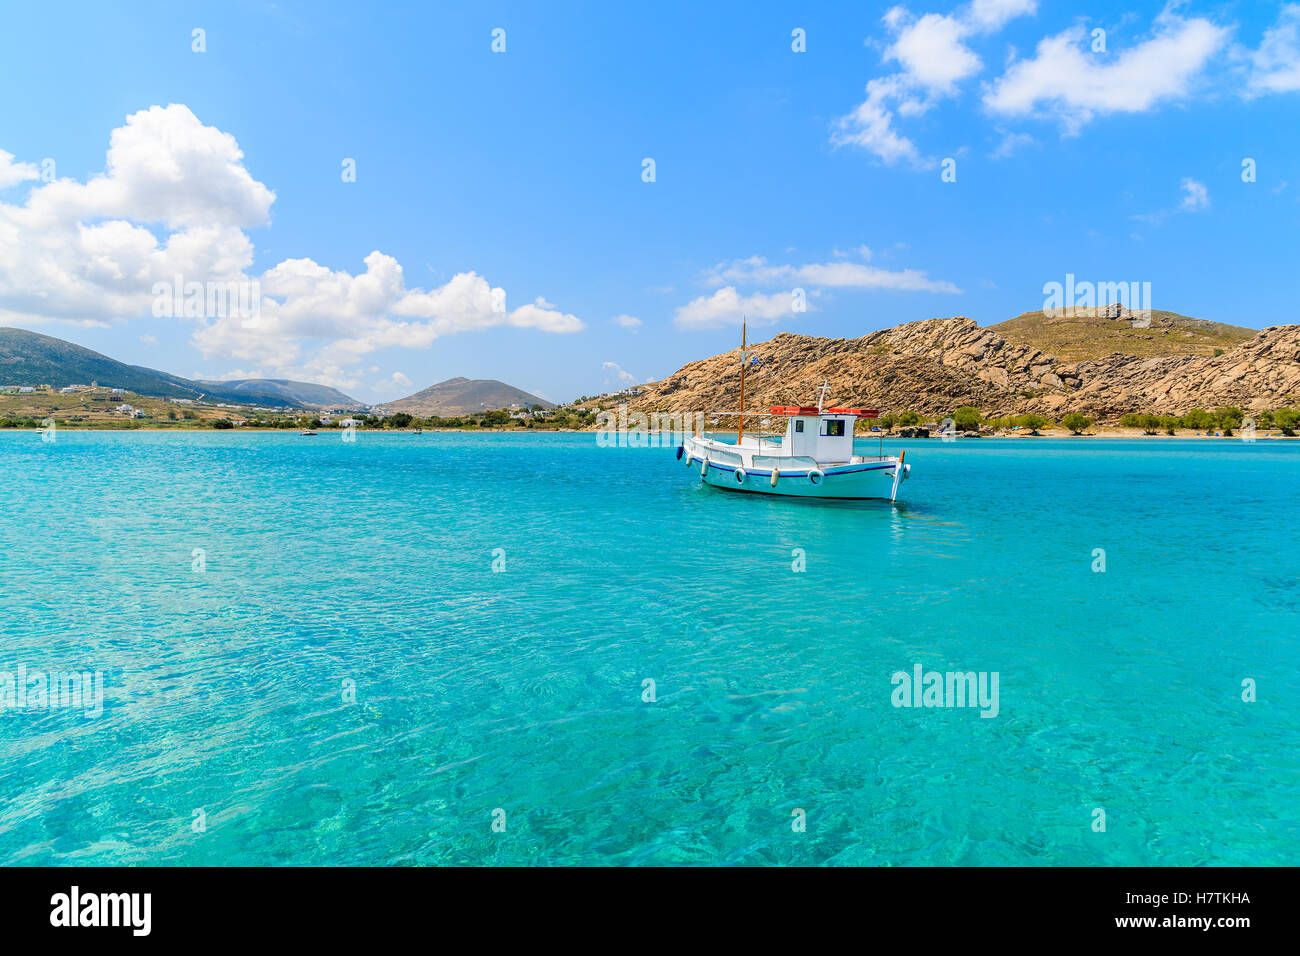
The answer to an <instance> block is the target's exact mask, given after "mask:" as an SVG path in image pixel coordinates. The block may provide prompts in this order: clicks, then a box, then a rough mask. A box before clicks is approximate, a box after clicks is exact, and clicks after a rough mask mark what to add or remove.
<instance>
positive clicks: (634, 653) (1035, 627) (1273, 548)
mask: <svg viewBox="0 0 1300 956" xmlns="http://www.w3.org/2000/svg"><path fill="white" fill-rule="evenodd" d="M859 444H860V447H861V448H862V449H863V450H864V451H865V450H866V449H867V446H868V445H870V449H871V451H873V452H874V450H875V447H876V444H875V442H874V441H873V442H860V443H859ZM887 447H888V448H890V449H896V448H899V447H905V448H907V449H908V461H909V462H911V463H912V464H913V472H912V476H913V477H912V478H911V480H909V481H908V482H906V483H905V484H904V486H903V492H904V497H905V498H906V500H907V501H906V505H904V506H901V507H898V508H891V507H890V506H889V505H888V504H885V503H852V504H826V503H822V504H817V503H807V502H798V501H791V500H784V499H779V498H769V497H765V496H756V495H744V494H737V493H728V492H723V491H719V490H716V489H709V488H705V487H703V486H701V484H700V482H699V480H698V476H697V475H696V474H695V472H694V471H691V470H688V469H686V468H684V467H682V465H681V464H680V463H678V462H675V461H674V460H673V451H672V450H671V449H647V450H641V449H601V448H597V447H595V440H594V436H591V435H581V436H565V435H541V436H528V435H478V436H469V435H458V434H436V435H435V434H427V435H423V436H414V435H371V434H366V433H362V434H359V435H358V437H357V441H356V443H355V444H348V443H344V442H342V441H340V440H339V438H338V437H337V436H336V435H330V434H328V433H326V434H323V435H321V436H320V437H318V438H299V437H298V436H296V435H282V434H204V433H195V434H171V435H167V434H149V433H133V434H132V433H100V434H88V433H75V432H60V433H59V437H58V441H57V442H56V443H54V444H42V443H41V442H40V441H39V440H38V439H37V437H36V436H35V435H34V434H32V433H15V432H7V433H0V463H2V464H3V468H0V489H3V493H4V500H5V502H6V508H5V511H4V517H3V520H0V568H2V569H3V594H4V597H3V608H4V614H3V617H2V618H0V621H2V622H3V623H2V624H0V671H4V670H8V671H13V670H14V669H15V668H16V667H17V666H18V665H19V664H25V665H26V666H27V668H28V669H29V670H36V669H44V670H49V671H57V670H71V669H74V668H85V669H99V670H102V671H103V672H104V674H105V698H106V699H105V704H104V711H103V714H102V715H101V716H99V717H97V718H94V719H87V718H86V717H84V716H82V715H80V714H79V713H76V712H73V711H68V710H43V711H38V710H11V711H9V712H7V713H0V863H7V864H58V863H82V864H146V863H178V864H323V863H339V864H361V863H422V864H434V863H455V864H535V863H541V864H561V863H616V864H631V863H639V864H668V863H684V864H771V863H788V864H813V863H833V864H869V865H884V864H892V865H907V864H966V865H969V864H1025V865H1034V864H1085V865H1090V864H1158V865H1159V864H1171V865H1202V864H1210V865H1215V864H1247V865H1250V864H1255V865H1274V864H1295V863H1296V862H1298V860H1297V857H1298V856H1300V853H1298V852H1297V846H1300V840H1298V837H1300V653H1298V652H1297V644H1296V640H1297V631H1298V627H1297V624H1298V623H1300V544H1298V543H1297V535H1296V528H1295V522H1294V517H1293V516H1294V513H1295V493H1296V490H1297V488H1298V487H1300V481H1298V479H1300V445H1297V444H1288V445H1283V444H1281V443H1269V442H1259V443H1256V444H1254V445H1248V444H1245V443H1242V442H1236V441H1221V442H1196V441H1176V440H1150V441H1122V440H1092V441H1088V440H1078V441H1052V440H1042V441H1027V440H1009V441H997V440H982V441H962V442H956V443H952V444H945V443H941V442H938V441H935V440H930V441H924V440H922V441H912V442H902V443H892V444H889V445H887ZM195 548H202V549H204V550H205V552H206V571H204V572H202V573H195V572H194V571H192V570H191V566H192V561H193V558H192V550H193V549H195ZM497 548H502V549H504V551H505V571H504V572H501V573H494V572H493V571H492V563H493V550H494V549H497ZM796 548H801V549H803V550H804V552H805V554H806V567H807V570H806V572H804V573H794V572H792V570H791V562H792V550H793V549H796ZM1095 548H1103V549H1105V552H1106V571H1105V573H1094V572H1093V571H1092V566H1093V563H1094V558H1093V550H1094V549H1095ZM916 663H921V664H923V665H924V666H925V667H926V668H927V669H936V670H943V671H946V670H962V671H967V670H974V671H997V672H999V675H1000V694H999V704H1000V713H999V715H998V716H997V717H996V718H994V719H982V718H980V716H979V713H978V711H976V710H972V709H900V708H894V707H893V706H892V705H891V694H892V691H893V686H892V684H891V682H890V676H891V675H892V674H893V673H894V672H895V671H898V670H905V671H910V670H911V668H912V666H913V665H914V664H916ZM1247 677H1250V678H1254V679H1255V680H1256V681H1257V682H1258V695H1259V700H1258V702H1256V703H1253V704H1247V703H1243V702H1242V701H1241V682H1242V680H1243V678H1247ZM645 678H652V679H653V680H654V681H655V682H656V691H657V697H658V700H657V701H656V702H654V703H645V702H643V701H642V681H643V680H644V679H645ZM348 680H350V681H355V685H356V697H357V699H356V702H355V703H345V702H344V699H343V696H344V695H343V693H342V687H343V683H344V681H348ZM498 807H500V808H503V809H504V810H505V811H506V832H505V833H504V834H502V833H493V832H492V830H491V823H492V811H493V810H494V809H495V808H498ZM1096 807H1101V808H1104V809H1105V811H1106V813H1107V832H1105V833H1094V832H1092V829H1091V823H1092V811H1093V809H1094V808H1096ZM198 808H202V809H203V811H204V813H205V814H206V824H207V828H206V832H203V833H195V832H193V828H192V826H191V823H192V820H193V815H194V811H195V810H196V809H198ZM796 808H801V809H803V810H805V811H806V813H807V831H806V832H804V833H795V832H793V831H792V829H791V820H792V811H793V810H794V809H796Z"/></svg>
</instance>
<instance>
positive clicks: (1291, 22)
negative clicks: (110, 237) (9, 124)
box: [0, 3, 1300, 185]
mask: <svg viewBox="0 0 1300 956" xmlns="http://www.w3.org/2000/svg"><path fill="white" fill-rule="evenodd" d="M1250 66H1251V69H1250V78H1249V80H1248V92H1250V93H1252V94H1261V93H1292V92H1295V91H1296V90H1300V4H1294V3H1290V4H1287V5H1286V6H1284V7H1283V8H1282V12H1281V13H1280V14H1279V15H1278V19H1277V23H1276V24H1275V25H1274V26H1273V27H1271V28H1269V29H1268V30H1266V31H1265V32H1264V39H1263V40H1262V41H1261V42H1260V45H1259V49H1258V50H1256V51H1254V52H1253V53H1251V54H1250ZM3 158H4V157H3V155H2V154H0V160H3ZM2 168H3V163H2V162H0V170H2ZM3 178H4V177H3V172H0V185H3Z"/></svg>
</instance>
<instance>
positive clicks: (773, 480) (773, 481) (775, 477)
mask: <svg viewBox="0 0 1300 956" xmlns="http://www.w3.org/2000/svg"><path fill="white" fill-rule="evenodd" d="M779 474H781V473H780V472H779V471H777V470H776V469H775V468H773V469H772V480H771V485H772V487H773V488H775V487H776V479H777V476H778V475H779Z"/></svg>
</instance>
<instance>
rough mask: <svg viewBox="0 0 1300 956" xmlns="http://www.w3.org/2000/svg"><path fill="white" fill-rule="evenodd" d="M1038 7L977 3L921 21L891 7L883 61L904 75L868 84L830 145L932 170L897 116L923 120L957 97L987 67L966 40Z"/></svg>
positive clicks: (996, 0)
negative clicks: (940, 103) (939, 104)
mask: <svg viewBox="0 0 1300 956" xmlns="http://www.w3.org/2000/svg"><path fill="white" fill-rule="evenodd" d="M1037 8H1038V4H1037V0H974V2H972V3H970V4H968V5H966V6H963V7H960V8H958V9H957V10H956V11H955V12H953V13H951V14H947V15H944V14H938V13H926V14H923V15H922V16H921V17H919V18H917V17H914V16H913V15H912V14H911V13H910V12H909V11H908V10H907V9H906V8H904V7H901V6H898V7H893V8H891V9H890V10H889V11H888V12H887V13H886V14H885V16H884V18H883V21H884V24H885V27H886V28H887V29H888V30H889V32H890V33H891V34H892V35H893V39H892V42H891V43H890V44H889V46H888V47H886V49H885V52H884V57H883V59H884V61H885V62H886V63H889V62H894V63H898V64H899V66H900V67H901V68H902V71H901V72H898V73H893V74H890V75H888V76H882V77H877V78H875V79H873V80H871V81H869V82H868V83H867V88H866V93H867V96H866V99H864V100H863V101H862V102H861V103H859V104H858V105H857V106H856V107H855V108H854V109H853V111H852V112H851V113H849V114H848V115H846V116H843V117H841V118H840V119H839V120H837V121H836V122H835V124H834V127H833V130H832V133H831V142H832V143H834V144H835V145H837V146H843V145H853V146H859V147H861V148H863V149H866V150H867V151H869V152H871V153H874V154H875V155H876V156H877V157H878V158H879V159H880V160H881V161H882V162H884V163H887V164H894V163H900V162H908V163H910V164H912V165H913V166H914V167H916V168H929V167H931V166H933V165H934V161H933V160H932V159H928V158H923V157H922V156H921V154H920V151H919V150H918V149H917V147H916V144H915V143H914V142H912V140H910V139H909V138H908V137H906V136H904V135H903V134H902V133H900V132H899V131H898V130H897V128H896V127H895V125H894V120H895V117H896V116H901V117H911V116H919V115H921V114H923V113H925V112H927V111H928V110H929V109H930V108H931V107H932V106H933V105H934V104H935V102H936V101H937V100H939V99H941V98H943V97H947V96H954V95H956V93H957V92H958V86H959V84H960V83H961V82H962V81H963V80H966V79H969V78H970V77H972V76H975V75H976V74H978V73H979V72H980V70H982V69H983V68H984V64H983V61H981V60H980V58H979V56H978V55H977V54H976V53H975V51H973V50H972V49H971V48H970V46H969V45H968V43H967V41H968V40H970V39H971V38H973V37H975V36H978V35H981V34H986V33H991V32H994V31H996V30H1000V29H1001V28H1002V27H1003V26H1004V25H1005V24H1006V23H1007V22H1008V21H1009V20H1011V19H1012V18H1014V17H1018V16H1023V15H1025V14H1032V13H1034V12H1036V10H1037Z"/></svg>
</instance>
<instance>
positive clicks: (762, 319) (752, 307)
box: [673, 286, 813, 329]
mask: <svg viewBox="0 0 1300 956" xmlns="http://www.w3.org/2000/svg"><path fill="white" fill-rule="evenodd" d="M806 307H807V308H808V309H809V310H812V308H813V306H812V304H811V303H808V304H807V306H806ZM793 314H794V298H793V296H792V295H791V294H790V293H789V292H777V293H774V294H772V295H765V294H763V293H761V292H756V293H754V294H753V295H748V296H742V295H740V294H739V293H738V292H737V291H736V289H735V287H734V286H726V287H725V288H722V289H719V290H718V291H716V292H714V293H713V295H711V296H700V297H699V298H697V299H692V300H691V301H690V302H688V303H686V305H683V306H680V307H678V309H677V311H676V312H675V313H674V315H673V321H674V322H675V323H676V324H677V325H678V326H679V327H681V328H686V329H704V328H716V327H717V326H720V325H739V324H740V323H741V321H742V320H744V319H748V320H749V322H751V323H752V324H754V325H770V324H771V323H773V322H775V321H776V320H777V319H779V318H781V317H783V316H787V315H793Z"/></svg>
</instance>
